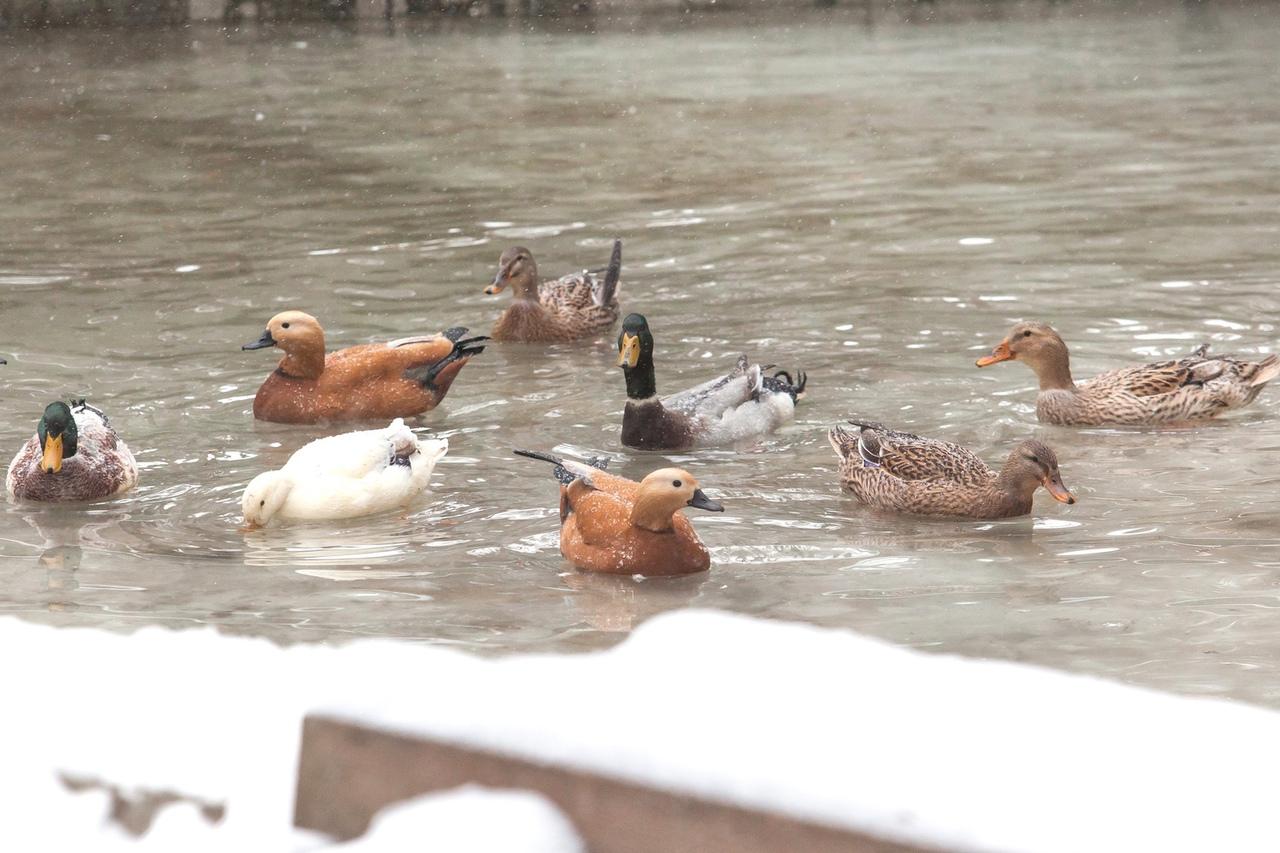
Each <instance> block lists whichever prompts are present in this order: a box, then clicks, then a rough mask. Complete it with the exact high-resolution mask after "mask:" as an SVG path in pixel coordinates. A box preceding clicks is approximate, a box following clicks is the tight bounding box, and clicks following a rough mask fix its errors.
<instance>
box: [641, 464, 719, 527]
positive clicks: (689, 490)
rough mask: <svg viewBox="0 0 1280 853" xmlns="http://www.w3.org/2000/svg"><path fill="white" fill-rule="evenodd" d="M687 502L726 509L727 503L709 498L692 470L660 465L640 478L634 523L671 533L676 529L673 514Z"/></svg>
mask: <svg viewBox="0 0 1280 853" xmlns="http://www.w3.org/2000/svg"><path fill="white" fill-rule="evenodd" d="M687 506H691V507H694V508H695V509H705V510H707V511H708V512H724V507H723V506H721V505H720V504H719V503H717V502H716V501H713V500H711V499H710V498H708V497H707V496H706V493H704V492H703V491H702V489H701V488H699V487H698V481H697V480H695V479H694V478H693V475H692V474H690V473H689V472H688V471H685V470H684V469H682V468H659V469H658V470H657V471H654V472H653V473H651V474H649V476H647V477H645V478H644V479H643V480H641V481H640V491H639V493H638V494H637V495H636V502H635V506H633V507H632V509H631V523H632V524H633V525H635V526H636V527H643V528H644V529H645V530H652V531H653V532H655V533H667V532H669V531H670V530H671V529H672V517H673V516H674V515H675V514H676V513H677V512H679V511H680V510H682V509H684V508H685V507H687Z"/></svg>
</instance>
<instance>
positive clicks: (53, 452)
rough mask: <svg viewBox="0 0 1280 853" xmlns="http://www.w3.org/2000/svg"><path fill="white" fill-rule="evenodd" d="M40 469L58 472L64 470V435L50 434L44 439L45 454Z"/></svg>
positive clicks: (46, 471)
mask: <svg viewBox="0 0 1280 853" xmlns="http://www.w3.org/2000/svg"><path fill="white" fill-rule="evenodd" d="M40 470H41V471H44V472H45V473H46V474H56V473H58V472H59V471H61V470H62V436H60V435H58V436H53V435H49V436H46V437H45V440H44V455H43V456H42V457H41V458H40Z"/></svg>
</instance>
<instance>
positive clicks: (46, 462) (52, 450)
mask: <svg viewBox="0 0 1280 853" xmlns="http://www.w3.org/2000/svg"><path fill="white" fill-rule="evenodd" d="M78 437H79V433H78V432H77V431H76V419H75V418H74V417H72V415H71V407H70V406H68V405H67V404H66V403H64V402H62V401H61V400H59V401H58V402H56V403H50V404H49V405H47V406H45V408H44V415H43V416H41V418H40V423H38V424H36V438H37V439H38V440H39V441H40V450H41V456H40V470H41V471H44V472H45V473H46V474H57V473H58V472H59V471H61V470H62V460H63V459H69V458H70V457H72V456H75V455H76V440H77V438H78Z"/></svg>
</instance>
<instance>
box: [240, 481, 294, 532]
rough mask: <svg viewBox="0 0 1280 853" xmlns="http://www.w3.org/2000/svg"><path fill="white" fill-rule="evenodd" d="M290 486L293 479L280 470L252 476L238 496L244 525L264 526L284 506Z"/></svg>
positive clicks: (251, 526)
mask: <svg viewBox="0 0 1280 853" xmlns="http://www.w3.org/2000/svg"><path fill="white" fill-rule="evenodd" d="M292 488H293V481H292V480H290V479H289V478H288V477H286V476H285V475H284V473H282V472H280V471H264V472H263V473H261V474H259V475H258V476H256V477H254V478H253V480H252V481H251V482H250V483H249V485H248V486H247V487H246V488H245V490H244V495H243V497H241V498H240V510H241V511H242V512H243V513H244V523H245V526H246V527H248V528H250V529H252V528H256V527H265V526H266V525H267V524H268V523H269V522H270V521H271V519H272V518H274V517H275V514H276V513H277V512H279V511H280V507H282V506H284V502H285V501H286V500H288V498H289V491H290V490H291V489H292Z"/></svg>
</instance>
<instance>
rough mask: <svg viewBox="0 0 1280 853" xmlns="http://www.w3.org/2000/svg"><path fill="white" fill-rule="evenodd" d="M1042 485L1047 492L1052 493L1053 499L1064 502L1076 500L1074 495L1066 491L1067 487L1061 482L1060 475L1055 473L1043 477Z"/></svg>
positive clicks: (1069, 502)
mask: <svg viewBox="0 0 1280 853" xmlns="http://www.w3.org/2000/svg"><path fill="white" fill-rule="evenodd" d="M1044 487H1045V489H1047V490H1048V492H1049V494H1051V495H1053V499H1054V500H1055V501H1061V502H1062V503H1064V504H1073V503H1075V502H1076V496H1075V495H1073V494H1071V492H1069V491H1067V487H1066V486H1065V485H1063V483H1062V477H1061V476H1059V475H1058V474H1056V473H1055V474H1051V475H1049V476H1048V477H1045V478H1044Z"/></svg>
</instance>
